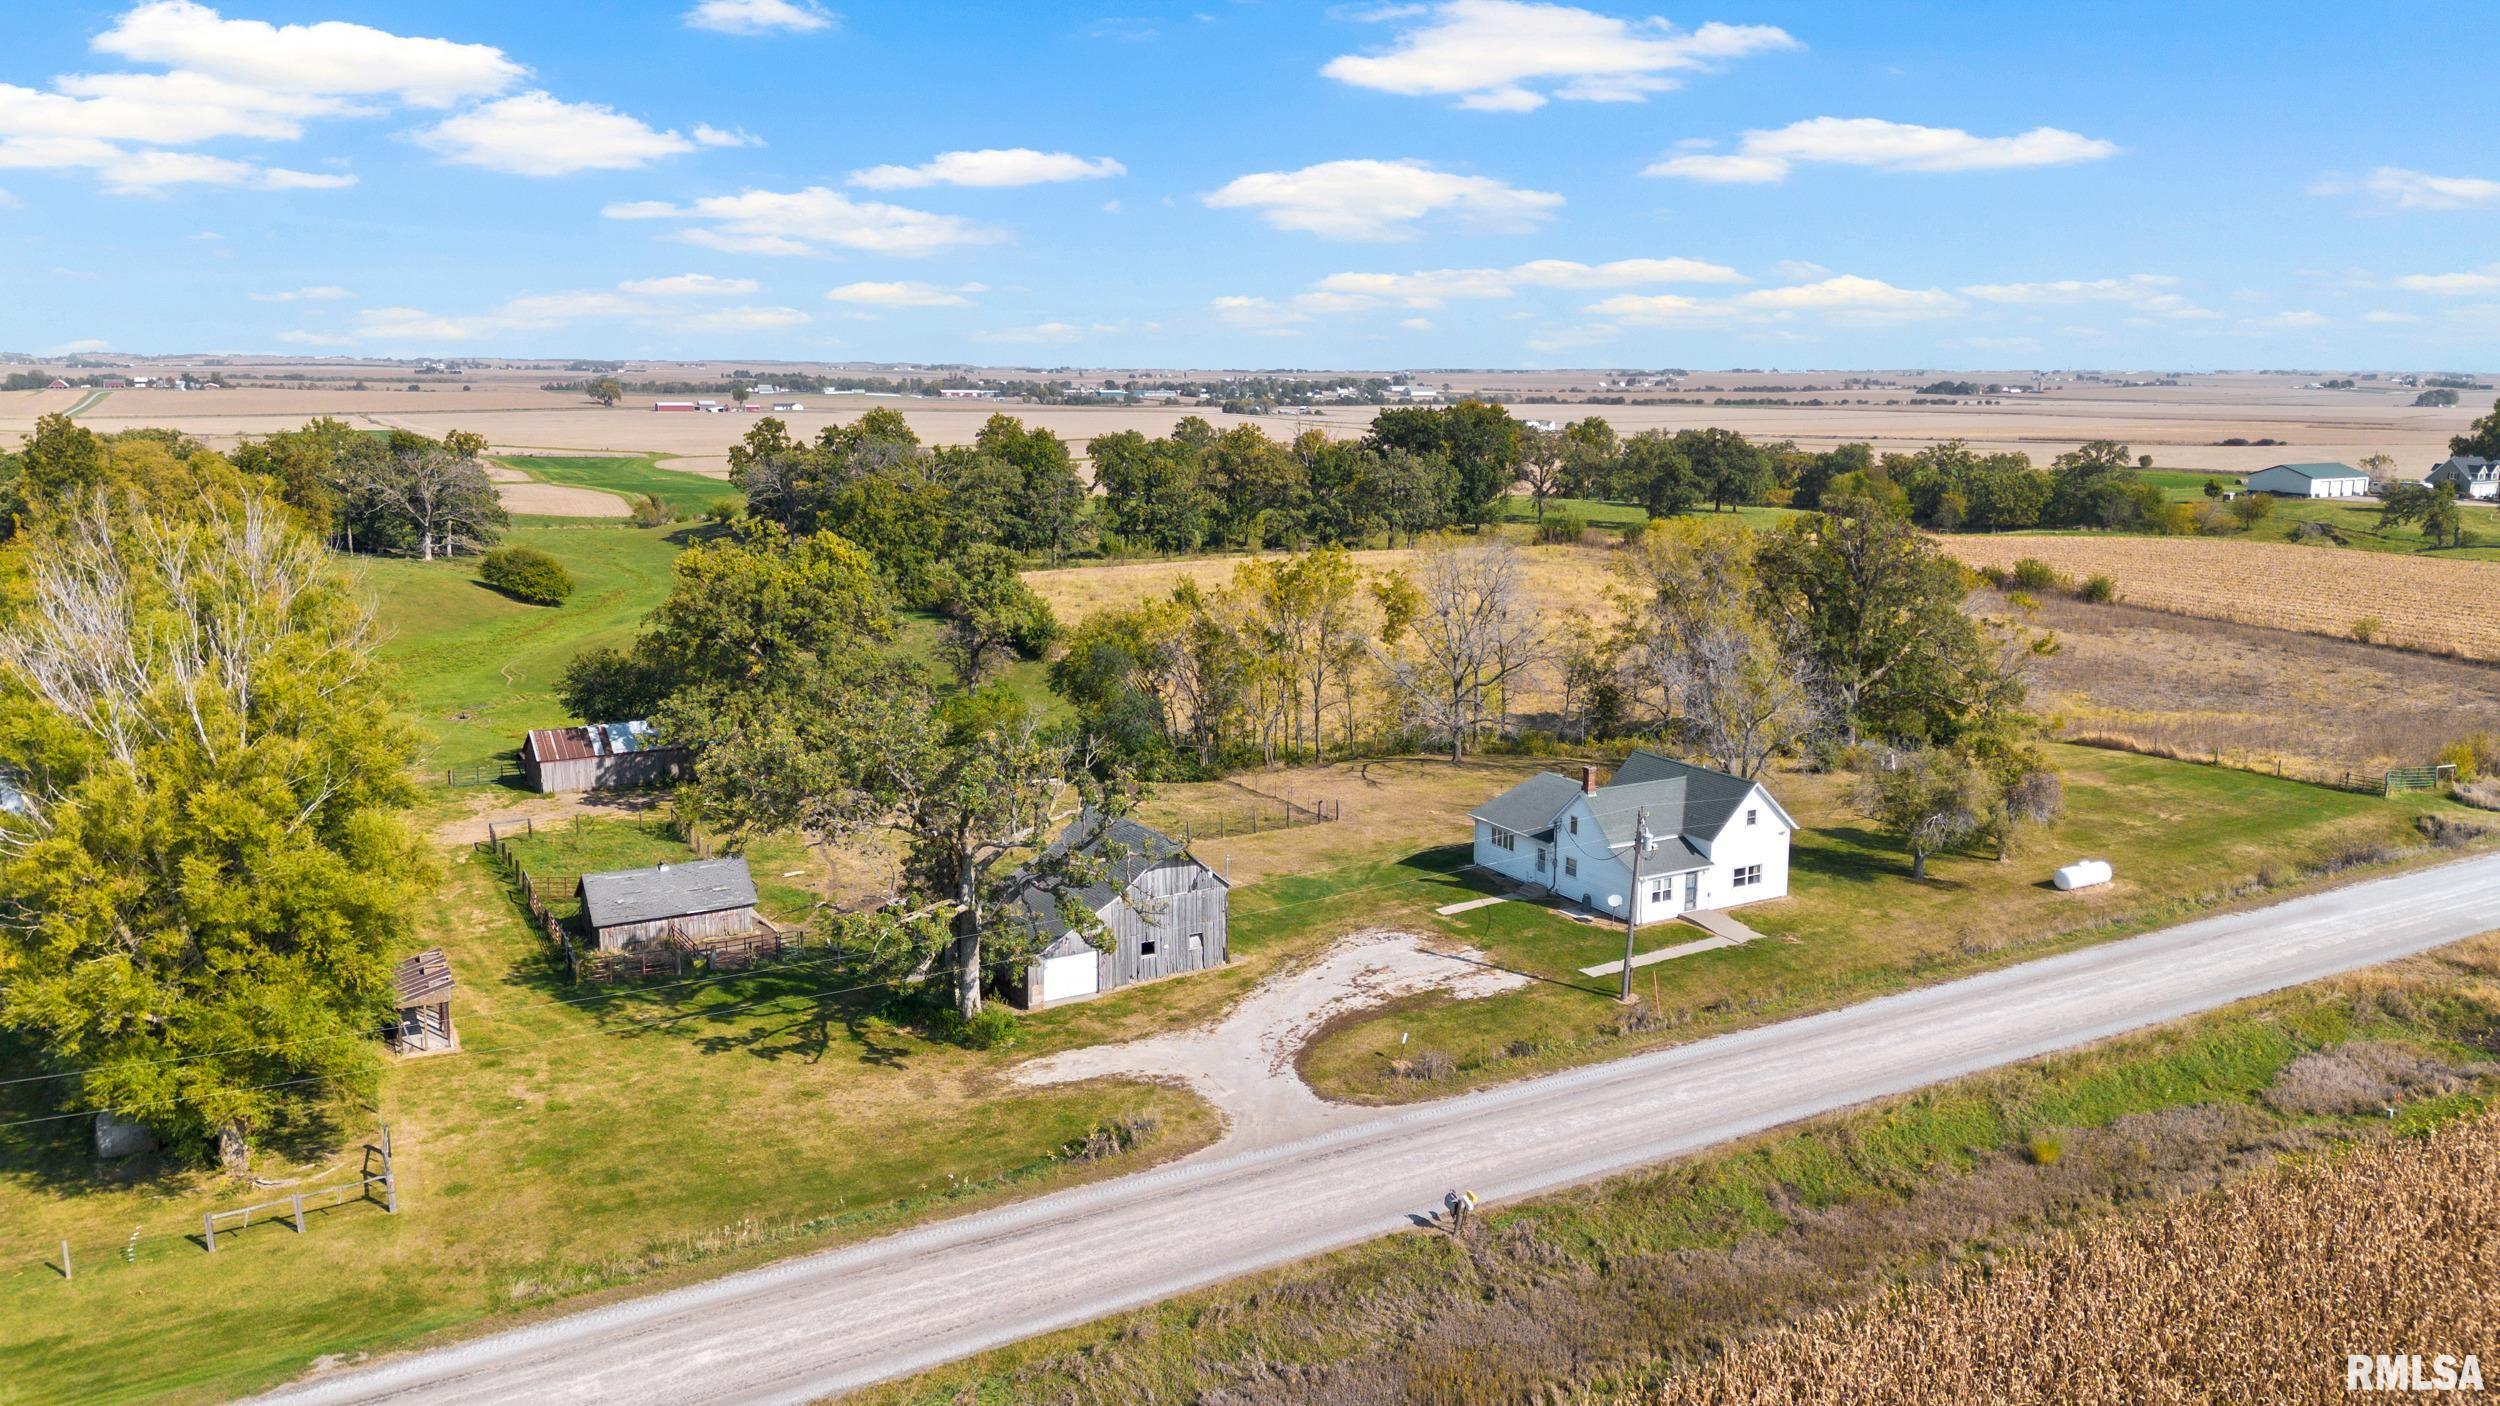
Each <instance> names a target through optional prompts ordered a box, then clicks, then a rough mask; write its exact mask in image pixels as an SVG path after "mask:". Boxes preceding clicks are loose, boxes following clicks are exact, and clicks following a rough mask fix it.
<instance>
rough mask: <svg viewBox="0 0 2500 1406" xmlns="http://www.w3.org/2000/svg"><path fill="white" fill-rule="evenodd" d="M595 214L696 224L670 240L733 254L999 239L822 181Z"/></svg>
mask: <svg viewBox="0 0 2500 1406" xmlns="http://www.w3.org/2000/svg"><path fill="white" fill-rule="evenodd" d="M600 213H601V214H603V215H605V216H607V217H608V218H609V219H612V220H687V221H693V222H697V223H696V224H695V227H693V228H689V229H686V230H683V231H681V232H680V233H679V234H678V235H677V238H679V239H681V240H683V241H685V242H686V243H689V244H694V245H698V246H701V247H703V248H707V249H718V250H721V251H724V252H727V253H734V254H813V253H819V252H822V251H823V250H825V249H828V248H835V249H850V250H856V251H859V252H863V253H870V254H892V255H896V256H898V257H902V258H918V257H921V256H923V255H928V254H935V253H939V252H941V251H943V250H947V249H955V248H961V247H965V246H970V245H980V244H995V243H997V242H999V241H1000V240H1002V239H1004V238H1006V235H1005V233H1004V232H1003V231H999V230H994V229H990V228H988V227H987V226H984V225H978V224H975V223H973V222H972V221H970V220H966V219H963V218H961V217H960V216H956V215H938V214H932V213H930V212H929V211H926V210H913V209H908V208H906V207H904V206H900V205H887V204H883V203H880V202H877V201H864V200H853V199H851V198H850V197H849V196H847V195H844V194H842V193H841V192H839V191H834V190H827V189H826V188H824V187H823V186H810V187H808V188H807V189H805V190H797V191H772V190H746V191H741V192H739V193H738V194H736V195H711V196H705V197H703V198H702V199H700V200H696V201H694V202H692V203H690V204H686V205H674V204H670V203H669V202H667V201H664V200H629V201H624V202H621V203H618V204H613V205H609V206H607V207H606V208H605V209H603V210H601V211H600Z"/></svg>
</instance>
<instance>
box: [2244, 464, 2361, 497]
mask: <svg viewBox="0 0 2500 1406" xmlns="http://www.w3.org/2000/svg"><path fill="white" fill-rule="evenodd" d="M2248 491H2249V492H2251V493H2271V494H2274V495H2275V496H2276V497H2278V498H2366V497H2368V496H2370V476H2369V475H2368V474H2365V473H2363V472H2362V471H2361V470H2359V469H2356V468H2354V467H2353V466H2352V465H2350V464H2277V465H2275V466H2274V467H2272V468H2270V469H2259V470H2258V471H2257V472H2255V473H2253V474H2250V475H2249V476H2248Z"/></svg>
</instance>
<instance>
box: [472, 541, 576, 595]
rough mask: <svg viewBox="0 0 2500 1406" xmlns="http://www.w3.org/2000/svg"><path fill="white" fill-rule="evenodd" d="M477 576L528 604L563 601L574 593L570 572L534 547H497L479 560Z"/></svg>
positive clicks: (561, 563)
mask: <svg viewBox="0 0 2500 1406" xmlns="http://www.w3.org/2000/svg"><path fill="white" fill-rule="evenodd" d="M477 575H478V579H479V580H481V581H484V582H485V583H486V584H487V585H489V586H492V587H494V588H495V589H496V590H498V591H501V592H503V593H504V594H505V595H507V596H510V597H512V598H513V599H514V600H518V601H527V602H529V603H530V604H531V605H562V604H564V598H565V597H567V596H569V595H571V594H573V573H571V572H569V571H567V570H565V569H564V563H563V562H560V561H557V560H556V559H555V558H554V557H551V556H549V555H547V554H546V553H545V552H542V551H540V550H538V549H537V548H536V547H497V548H496V549H495V550H493V551H491V552H488V553H487V554H486V559H485V560H484V561H482V562H480V563H478V569H477Z"/></svg>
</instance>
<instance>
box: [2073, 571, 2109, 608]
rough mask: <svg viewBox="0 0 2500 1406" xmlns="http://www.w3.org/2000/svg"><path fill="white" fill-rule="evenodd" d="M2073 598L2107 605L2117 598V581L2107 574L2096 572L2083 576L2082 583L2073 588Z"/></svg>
mask: <svg viewBox="0 0 2500 1406" xmlns="http://www.w3.org/2000/svg"><path fill="white" fill-rule="evenodd" d="M2075 599H2077V600H2080V601H2089V602H2091V603H2092V604H2094V605H2107V604H2109V603H2110V602H2111V601H2114V600H2116V599H2118V583H2117V582H2115V581H2113V580H2111V579H2110V578H2109V577H2108V576H2107V575H2105V574H2102V573H2098V572H2096V573H2094V574H2093V575H2090V576H2087V577H2085V578H2084V581H2083V584H2082V585H2080V586H2077V587H2076V588H2075Z"/></svg>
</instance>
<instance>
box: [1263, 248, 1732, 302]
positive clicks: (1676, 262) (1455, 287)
mask: <svg viewBox="0 0 2500 1406" xmlns="http://www.w3.org/2000/svg"><path fill="white" fill-rule="evenodd" d="M1745 281H1746V279H1745V276H1744V275H1743V274H1741V273H1738V272H1737V271H1736V270H1735V269H1732V268H1729V267H1728V266H1727V265H1725V264H1714V263H1709V262H1706V261H1704V260H1701V259H1685V258H1666V259H1616V260H1613V261H1611V262H1609V263H1603V264H1585V263H1581V262H1579V261H1577V260H1573V259H1531V260H1529V261H1528V262H1526V263H1523V264H1513V265H1511V266H1510V267H1508V268H1460V269H1419V270H1417V271H1415V272H1413V273H1332V274H1329V275H1328V276H1327V277H1325V278H1322V279H1320V280H1319V281H1318V282H1317V283H1314V284H1312V285H1311V291H1309V292H1305V293H1301V294H1297V295H1296V296H1295V297H1294V299H1293V303H1292V306H1293V307H1294V308H1296V309H1299V310H1300V311H1303V312H1313V313H1328V312H1359V311H1362V310H1365V309H1368V308H1376V307H1382V306H1387V305H1395V306H1400V307H1407V308H1437V307H1441V306H1443V305H1444V304H1446V303H1450V302H1453V301H1460V300H1487V299H1494V298H1508V297H1511V296H1513V295H1514V294H1516V293H1517V292H1518V291H1519V290H1520V289H1522V288H1555V289H1576V290H1587V289H1595V288H1640V287H1648V286H1654V285H1656V284H1661V283H1743V282H1745Z"/></svg>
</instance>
